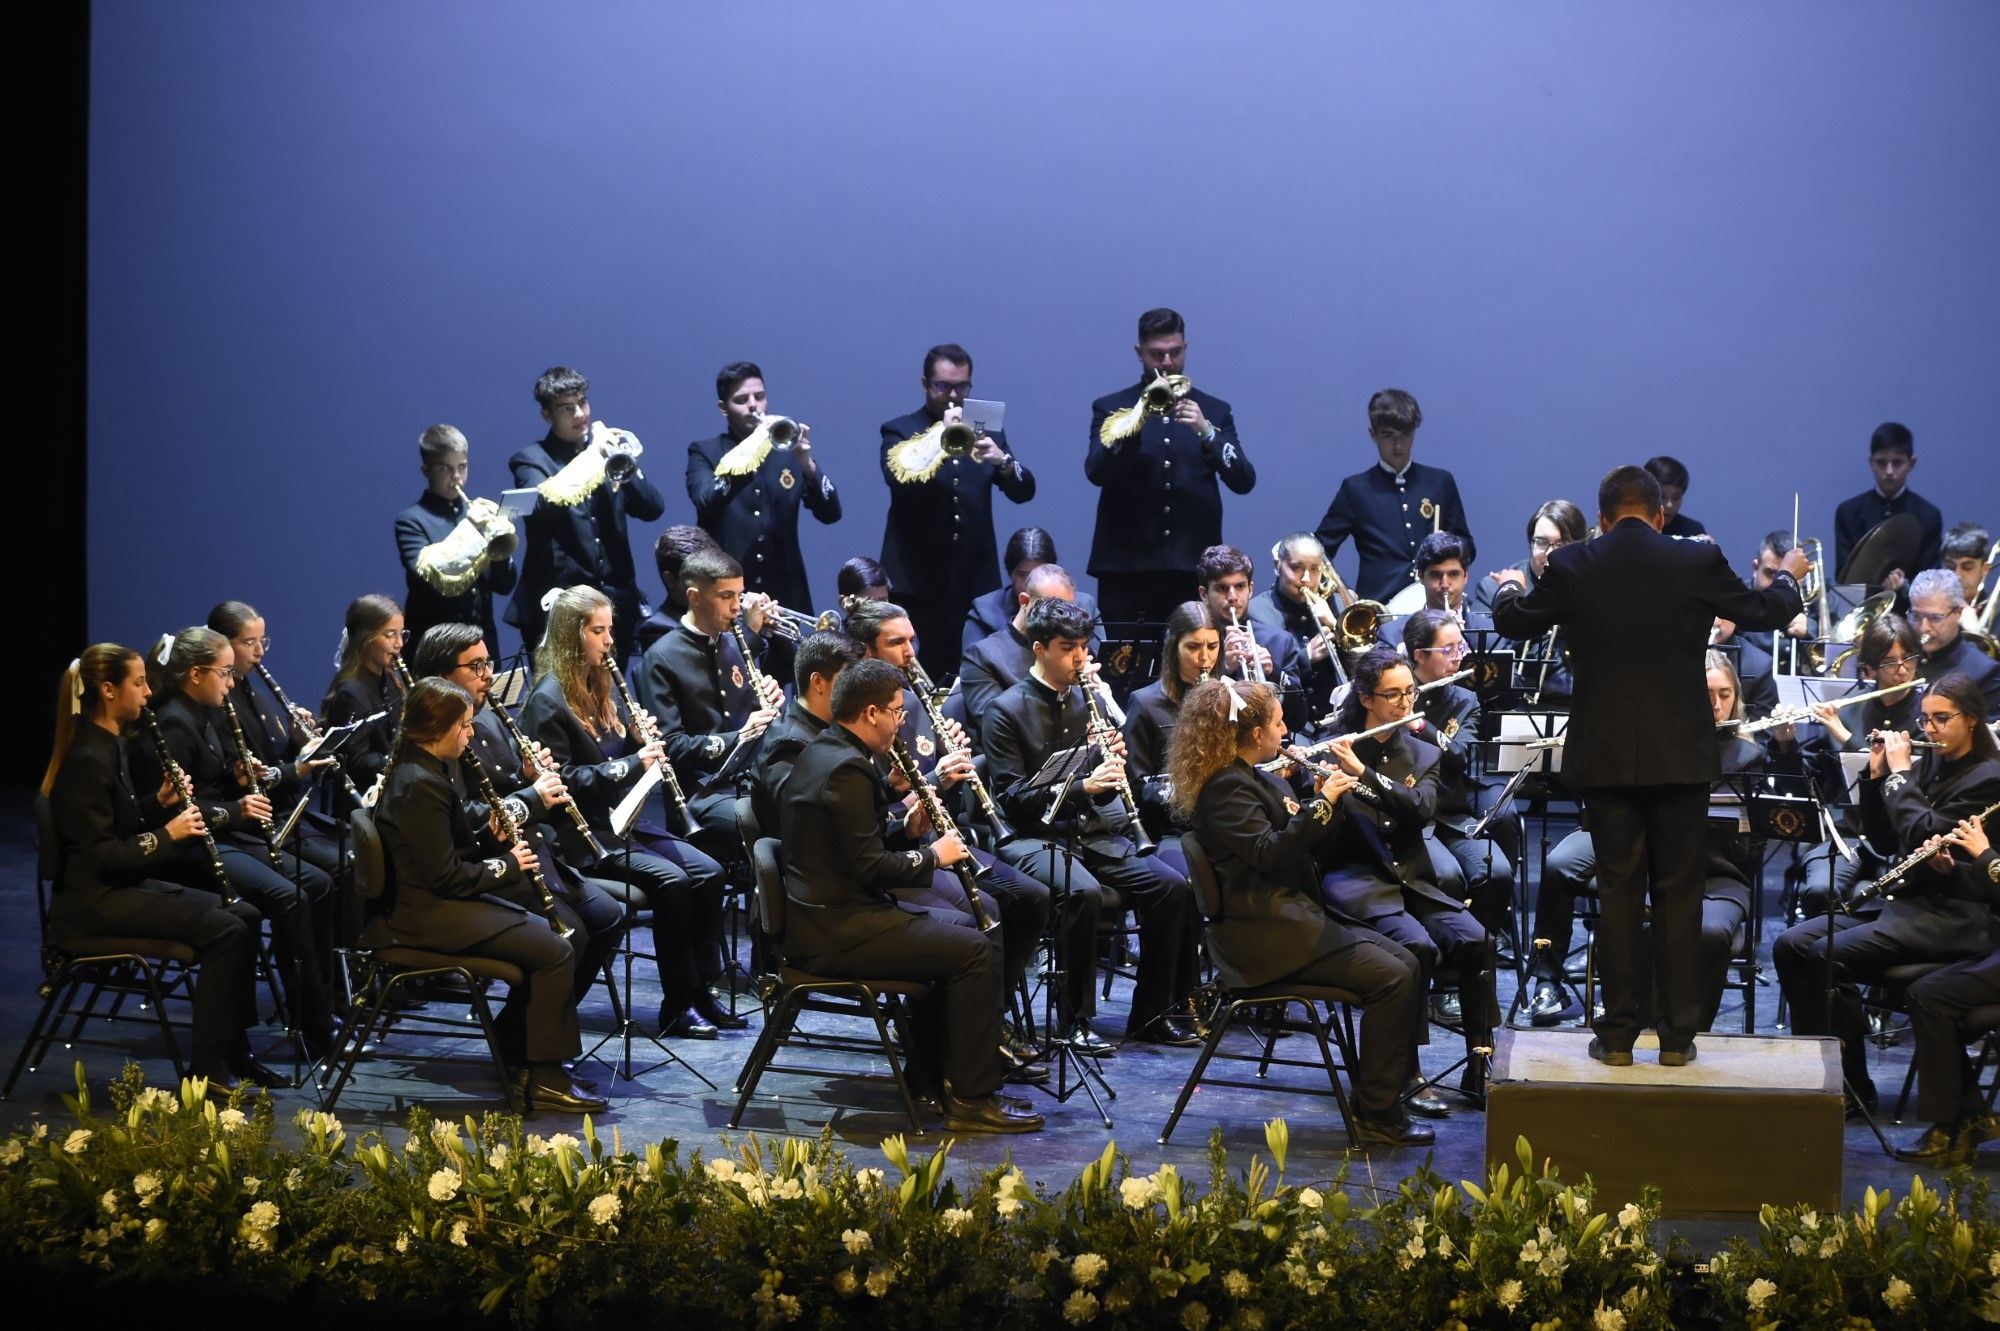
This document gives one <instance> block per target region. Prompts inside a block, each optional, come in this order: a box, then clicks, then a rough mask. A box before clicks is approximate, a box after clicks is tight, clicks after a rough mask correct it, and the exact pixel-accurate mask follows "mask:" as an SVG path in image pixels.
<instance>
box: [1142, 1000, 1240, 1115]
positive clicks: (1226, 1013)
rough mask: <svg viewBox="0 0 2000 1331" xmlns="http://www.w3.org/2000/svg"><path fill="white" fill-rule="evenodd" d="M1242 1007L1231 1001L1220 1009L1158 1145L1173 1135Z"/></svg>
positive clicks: (1190, 1069) (1189, 1071) (1183, 1084)
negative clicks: (1219, 1013)
mask: <svg viewBox="0 0 2000 1331" xmlns="http://www.w3.org/2000/svg"><path fill="white" fill-rule="evenodd" d="M1242 1006H1243V1004H1241V1003H1240V1002H1237V1001H1235V1000H1233V999H1232V1000H1231V1001H1230V1002H1229V1003H1228V1004H1227V1005H1226V1006H1224V1008H1223V1009H1222V1020H1220V1021H1218V1022H1216V1023H1215V1024H1214V1025H1213V1026H1212V1027H1211V1028H1210V1030H1209V1032H1208V1039H1207V1040H1206V1041H1204V1042H1203V1043H1202V1046H1201V1055H1200V1057H1198V1058H1196V1059H1195V1061H1194V1066H1193V1067H1191V1068H1189V1069H1188V1075H1187V1080H1186V1081H1184V1082H1182V1083H1181V1093H1180V1096H1179V1097H1178V1098H1177V1099H1175V1101H1174V1108H1173V1112H1172V1113H1170V1114H1168V1115H1167V1121H1166V1123H1165V1125H1163V1126H1162V1127H1161V1128H1160V1135H1159V1138H1158V1140H1159V1143H1160V1145H1162V1146H1165V1145H1166V1144H1167V1138H1169V1137H1171V1136H1173V1135H1174V1125H1175V1124H1176V1123H1179V1122H1180V1121H1181V1114H1182V1113H1183V1112H1184V1111H1185V1110H1186V1109H1187V1103H1188V1101H1189V1100H1191V1099H1193V1098H1194V1088H1195V1087H1197V1086H1199V1085H1201V1074H1202V1073H1203V1072H1205V1071H1206V1070H1207V1069H1208V1062H1209V1060H1210V1059H1212V1058H1214V1057H1215V1050H1216V1047H1217V1046H1219V1045H1220V1044H1221V1043H1222V1037H1223V1036H1224V1035H1226V1034H1228V1032H1229V1027H1230V1024H1231V1023H1232V1022H1234V1021H1235V1020H1236V1011H1237V1009H1238V1008H1240V1007H1242Z"/></svg>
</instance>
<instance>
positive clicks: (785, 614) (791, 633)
mask: <svg viewBox="0 0 2000 1331" xmlns="http://www.w3.org/2000/svg"><path fill="white" fill-rule="evenodd" d="M746 599H747V598H746ZM763 601H764V636H765V637H767V638H783V639H785V640H786V641H787V642H798V641H801V640H802V639H803V638H804V637H805V636H806V635H807V634H808V633H817V632H819V631H820V630H821V629H830V628H832V627H833V625H832V624H830V623H827V622H825V621H826V618H827V617H826V615H809V614H807V613H806V612H805V611H803V610H790V609H787V608H786V607H784V606H782V605H779V604H778V603H777V602H776V601H774V600H772V599H771V598H770V597H768V596H766V597H764V598H763ZM828 613H829V614H830V613H832V612H831V611H829V612H828Z"/></svg>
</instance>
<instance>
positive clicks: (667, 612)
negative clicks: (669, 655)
mask: <svg viewBox="0 0 2000 1331" xmlns="http://www.w3.org/2000/svg"><path fill="white" fill-rule="evenodd" d="M721 548H722V547H721V546H719V545H717V544H716V543H715V538H714V537H713V536H710V535H709V534H708V533H707V532H705V531H703V530H702V529H701V528H699V527H690V526H687V525H681V526H675V527H669V528H667V529H666V530H665V531H663V532H661V533H660V538H659V539H658V540H657V541H654V542H653V566H654V567H655V568H656V569H658V570H659V573H660V608H659V609H657V610H655V611H653V613H651V614H650V615H647V616H646V617H645V618H644V619H642V620H640V621H639V633H638V641H639V650H640V651H642V652H643V651H645V650H646V649H647V648H648V647H651V646H652V645H653V644H654V643H656V642H658V641H659V640H660V639H662V638H664V637H666V636H667V635H668V634H669V633H672V632H673V631H674V626H675V625H676V624H679V623H680V622H681V616H682V615H685V614H686V613H687V608H688V607H687V587H686V585H685V584H684V583H682V581H681V564H682V563H683V562H684V561H685V560H686V559H687V557H688V556H689V555H691V554H693V553H694V552H695V551H697V550H720V549H721Z"/></svg>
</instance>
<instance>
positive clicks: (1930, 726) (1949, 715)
mask: <svg viewBox="0 0 2000 1331" xmlns="http://www.w3.org/2000/svg"><path fill="white" fill-rule="evenodd" d="M1964 715H1965V713H1964V712H1925V713H1924V714H1923V715H1921V716H1919V717H1918V718H1917V724H1918V725H1920V726H1922V727H1923V728H1924V729H1925V730H1936V729H1937V728H1938V727H1939V726H1942V725H1944V724H1945V723H1946V722H1947V721H1956V720H1958V718H1959V717H1961V716H1964Z"/></svg>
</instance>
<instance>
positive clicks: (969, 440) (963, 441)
mask: <svg viewBox="0 0 2000 1331" xmlns="http://www.w3.org/2000/svg"><path fill="white" fill-rule="evenodd" d="M978 444H979V431H977V430H975V429H973V428H972V422H970V421H968V420H963V419H960V420H955V421H946V422H945V423H944V428H943V429H942V430H940V431H938V449H939V450H940V451H941V452H943V454H944V455H945V456H946V457H948V458H969V457H971V456H972V450H973V449H974V448H975V447H977V446H978Z"/></svg>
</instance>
